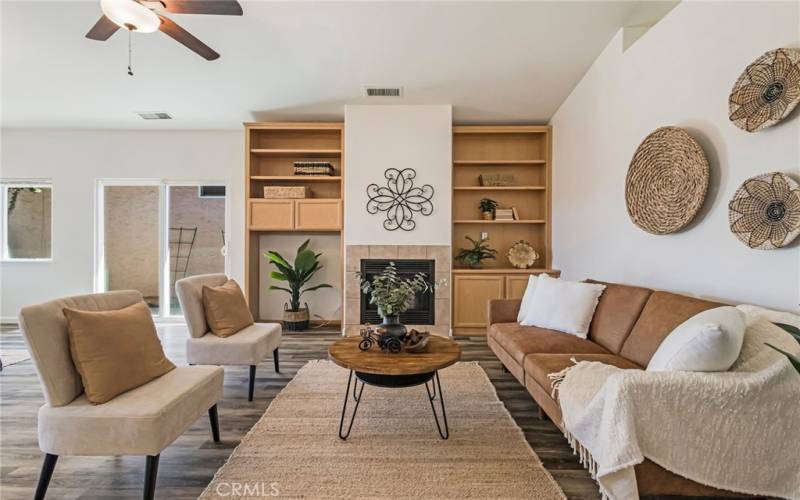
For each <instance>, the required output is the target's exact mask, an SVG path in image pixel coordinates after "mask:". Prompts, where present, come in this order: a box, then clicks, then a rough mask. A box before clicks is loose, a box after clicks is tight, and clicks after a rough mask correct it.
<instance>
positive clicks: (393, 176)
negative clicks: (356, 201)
mask: <svg viewBox="0 0 800 500" xmlns="http://www.w3.org/2000/svg"><path fill="white" fill-rule="evenodd" d="M383 176H384V177H386V186H378V185H377V184H370V185H369V186H367V196H368V197H369V201H368V202H367V212H369V213H371V214H377V213H378V212H385V213H386V220H384V221H383V228H384V229H386V230H387V231H395V230H397V229H402V230H403V231H413V230H414V228H415V227H416V226H417V223H416V222H414V213H421V214H422V215H430V214H432V213H433V203H432V202H431V198H433V186H431V185H430V184H425V185H423V186H422V187H415V186H414V178H415V177H416V176H417V172H416V171H415V170H414V169H412V168H404V169H403V170H398V169H396V168H390V169H387V170H386V171H385V172H384V173H383Z"/></svg>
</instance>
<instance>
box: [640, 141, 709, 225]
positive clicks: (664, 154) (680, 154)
mask: <svg viewBox="0 0 800 500" xmlns="http://www.w3.org/2000/svg"><path fill="white" fill-rule="evenodd" d="M707 188H708V161H707V160H706V156H705V154H703V150H702V149H701V148H700V145H699V144H697V141H695V140H694V139H692V137H691V136H690V135H689V134H687V133H686V131H684V130H683V129H681V128H678V127H661V128H659V129H656V130H655V131H654V132H652V133H651V134H650V135H648V136H647V137H646V138H645V139H644V141H642V143H641V144H640V145H639V147H638V149H636V153H634V155H633V159H632V160H631V164H630V166H629V167H628V177H627V179H626V180H625V201H626V203H627V205H628V215H630V217H631V220H632V221H633V223H634V224H636V225H637V226H639V227H640V228H642V229H644V230H645V231H647V232H648V233H653V234H669V233H674V232H676V231H679V230H680V229H682V228H683V227H685V226H686V225H687V224H688V223H689V222H690V221H691V220H692V219H693V218H694V216H695V215H697V211H698V210H700V207H701V206H702V205H703V200H705V197H706V190H707Z"/></svg>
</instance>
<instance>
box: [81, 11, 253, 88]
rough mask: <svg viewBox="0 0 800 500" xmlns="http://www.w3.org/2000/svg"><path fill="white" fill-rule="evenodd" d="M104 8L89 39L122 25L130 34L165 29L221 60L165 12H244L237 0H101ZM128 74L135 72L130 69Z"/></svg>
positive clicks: (105, 35) (199, 51)
mask: <svg viewBox="0 0 800 500" xmlns="http://www.w3.org/2000/svg"><path fill="white" fill-rule="evenodd" d="M100 9H101V10H102V11H103V15H102V16H101V17H100V19H99V20H98V21H97V23H96V24H95V25H94V26H92V29H90V30H89V32H88V33H86V38H89V39H92V40H99V41H105V40H108V39H109V38H110V37H111V35H113V34H114V33H115V32H116V31H117V30H118V29H120V28H125V29H126V30H128V32H129V33H130V32H133V31H136V32H137V33H152V32H154V31H161V32H162V33H164V34H166V35H168V36H169V37H171V38H173V39H174V40H176V41H177V42H179V43H182V44H183V45H185V46H186V47H187V48H189V50H192V51H194V52H196V53H197V54H199V55H200V56H201V57H203V58H205V59H207V60H209V61H213V60H214V59H217V58H218V57H219V54H218V53H217V52H216V51H214V49H212V48H211V47H209V46H208V45H206V44H204V43H203V42H201V41H200V40H198V39H197V37H195V36H194V35H192V34H191V33H189V32H188V31H186V30H185V29H183V28H181V27H180V26H178V24H176V23H175V22H174V21H172V20H171V19H169V18H167V17H165V16H163V15H162V13H169V14H215V15H221V16H241V15H242V6H241V5H239V2H238V1H237V0H100ZM128 74H132V73H131V72H130V69H129V71H128Z"/></svg>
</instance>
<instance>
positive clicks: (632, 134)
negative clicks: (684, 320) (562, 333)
mask: <svg viewBox="0 0 800 500" xmlns="http://www.w3.org/2000/svg"><path fill="white" fill-rule="evenodd" d="M799 5H800V4H798V3H797V2H778V3H769V4H767V3H766V2H758V3H740V2H682V3H681V4H680V5H679V6H678V7H676V8H675V9H674V10H673V11H672V12H671V13H670V14H668V15H667V16H666V17H665V18H664V19H663V20H662V21H661V22H660V23H658V24H657V25H656V26H655V27H653V28H652V29H651V30H650V31H649V32H648V33H646V34H645V35H644V36H643V37H642V38H641V39H640V40H638V41H637V42H636V43H635V44H634V45H633V46H632V47H631V48H629V49H628V50H627V51H625V52H624V53H623V52H622V33H621V32H620V33H618V34H617V36H616V37H615V38H614V39H613V40H612V41H611V43H610V44H609V46H608V47H607V48H606V49H605V51H604V52H603V53H602V54H601V55H600V57H599V58H598V59H597V61H595V63H594V65H593V66H592V67H591V69H590V70H589V71H588V73H587V74H586V75H585V76H584V78H583V80H582V81H581V82H580V84H579V85H578V86H577V87H576V88H575V90H574V91H573V92H572V94H571V95H570V96H569V98H567V100H566V101H565V102H564V104H563V105H562V106H561V108H560V109H559V110H558V112H557V113H556V114H555V116H554V117H553V119H552V122H551V123H552V125H553V128H554V133H553V139H554V145H553V147H554V151H553V165H554V170H553V187H554V192H553V256H554V265H555V267H557V268H560V269H562V270H563V272H564V276H565V277H567V278H571V279H582V278H586V277H592V278H597V279H603V280H610V281H616V282H622V283H629V284H636V285H645V286H649V287H654V288H660V289H667V290H672V291H677V292H685V293H689V294H694V295H700V296H707V297H713V298H719V299H724V300H729V301H733V302H749V303H755V304H761V305H764V306H768V307H774V308H782V309H789V310H797V309H798V306H797V304H798V300H799V299H800V297H798V289H799V288H800V269H799V268H798V263H799V262H800V249H798V248H799V247H798V245H797V242H796V243H795V245H793V246H792V247H791V248H787V249H781V250H776V251H759V250H751V249H749V248H747V247H746V246H745V245H743V244H742V243H740V242H739V241H738V240H737V239H736V238H735V237H734V236H733V235H732V234H731V233H730V231H729V229H728V220H727V216H728V210H727V205H728V201H729V200H730V198H731V196H732V195H733V193H734V191H735V190H736V188H737V187H738V186H739V185H740V184H741V182H742V181H744V180H745V179H746V178H748V177H751V176H753V175H757V174H760V173H764V172H769V171H774V170H779V171H784V172H789V173H791V174H794V175H795V177H797V174H798V172H799V171H800V170H799V169H800V113H799V112H798V111H797V110H795V112H794V113H793V115H792V116H791V118H790V119H789V120H788V121H786V122H784V123H783V124H780V125H778V126H776V127H772V128H769V129H767V130H764V131H762V132H759V133H755V134H750V133H747V132H744V131H742V130H740V129H738V128H737V127H736V126H734V125H733V124H732V123H730V122H729V121H728V104H727V102H728V101H727V99H728V94H729V92H730V90H731V87H732V85H733V83H734V82H735V80H736V79H737V78H738V76H739V74H740V73H741V72H742V71H743V70H744V68H745V67H746V66H747V65H748V64H749V63H750V62H751V61H752V60H754V59H755V58H756V57H758V56H760V55H761V54H762V53H764V52H765V51H767V50H770V49H774V48H777V47H781V46H792V47H798V46H799V45H798V42H800V33H799V31H800V23H799V22H798V19H800V6H799ZM662 125H676V126H679V127H684V128H686V129H687V130H688V131H689V133H690V134H691V135H692V136H693V137H695V138H696V139H697V140H698V141H699V142H700V144H701V146H702V147H703V149H704V150H705V152H706V155H707V156H708V158H709V160H710V164H711V172H712V175H711V183H710V189H709V193H708V197H707V199H706V202H705V206H704V207H703V209H702V211H701V213H700V215H699V216H698V218H697V219H696V220H695V222H694V223H693V224H692V225H691V226H690V227H689V228H688V229H686V230H684V231H683V232H681V233H677V234H673V235H668V236H654V235H650V234H648V233H646V232H644V231H642V230H640V229H638V228H637V227H636V226H634V225H633V223H632V222H631V221H630V219H629V218H628V215H627V212H626V209H625V175H626V172H627V168H628V164H629V162H630V160H631V156H632V155H633V152H634V150H635V149H636V147H637V146H638V144H639V143H640V142H641V141H642V139H643V138H644V137H645V136H646V135H647V134H648V133H649V132H651V131H652V130H653V129H655V128H657V127H659V126H662Z"/></svg>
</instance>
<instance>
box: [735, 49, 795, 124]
mask: <svg viewBox="0 0 800 500" xmlns="http://www.w3.org/2000/svg"><path fill="white" fill-rule="evenodd" d="M799 102H800V51H798V50H795V49H785V48H784V49H777V50H771V51H769V52H767V53H766V54H764V55H763V56H761V57H759V58H758V59H756V60H755V61H753V63H752V64H750V66H748V67H747V68H745V70H744V73H742V75H741V76H740V77H739V79H738V80H736V83H735V84H734V85H733V89H732V90H731V95H730V97H729V98H728V109H729V117H730V119H731V121H732V122H733V123H735V124H736V126H737V127H739V128H741V129H743V130H746V131H748V132H757V131H759V130H761V129H764V128H767V127H770V126H772V125H775V124H776V123H778V122H779V121H781V120H783V119H784V118H786V117H787V116H789V113H791V112H792V110H793V109H794V107H795V106H797V103H799Z"/></svg>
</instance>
